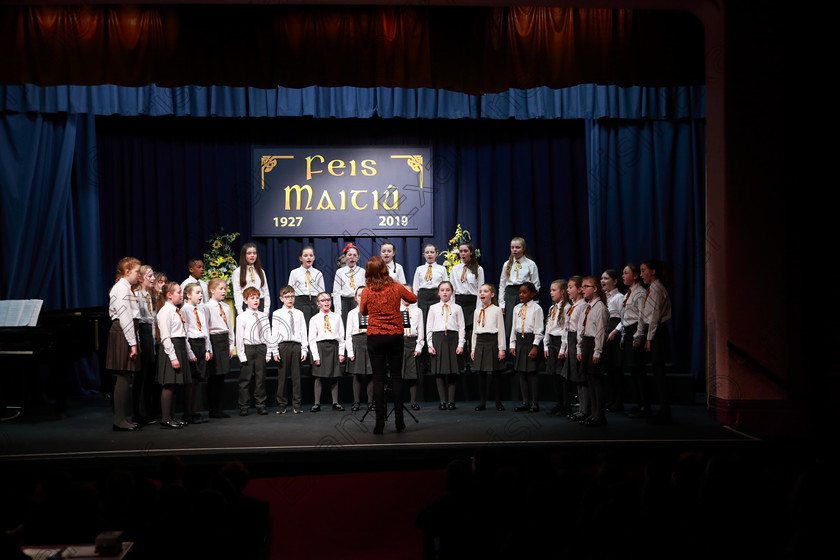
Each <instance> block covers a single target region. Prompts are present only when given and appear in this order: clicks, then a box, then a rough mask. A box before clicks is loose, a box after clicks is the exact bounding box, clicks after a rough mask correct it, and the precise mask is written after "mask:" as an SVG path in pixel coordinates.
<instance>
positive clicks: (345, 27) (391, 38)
mask: <svg viewBox="0 0 840 560" xmlns="http://www.w3.org/2000/svg"><path fill="white" fill-rule="evenodd" d="M703 58H704V45H703V28H702V25H701V24H700V23H699V21H697V20H696V19H695V18H694V17H693V16H691V15H689V14H688V13H685V12H664V11H631V10H617V9H616V10H613V9H573V8H556V7H511V8H470V7H417V6H413V7H412V6H399V7H397V6H357V7H341V6H314V7H312V6H311V7H301V6H291V7H290V6H251V5H240V6H230V5H210V6H198V5H188V6H47V7H22V6H8V7H2V8H0V83H2V84H21V83H30V84H37V85H58V84H105V83H110V84H119V85H128V86H137V85H145V84H150V83H155V84H158V85H162V86H177V85H187V84H193V85H230V86H253V87H264V88H273V87H276V86H284V87H305V86H311V85H320V86H356V87H373V86H385V87H406V88H416V87H429V88H440V89H450V90H454V91H462V92H467V93H473V94H480V93H487V92H498V91H503V90H506V89H509V88H532V87H537V86H549V87H554V88H559V87H567V86H571V85H576V84H580V83H597V84H614V85H657V86H659V85H694V84H702V83H703V81H704V78H703Z"/></svg>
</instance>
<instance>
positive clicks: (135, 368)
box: [105, 257, 141, 432]
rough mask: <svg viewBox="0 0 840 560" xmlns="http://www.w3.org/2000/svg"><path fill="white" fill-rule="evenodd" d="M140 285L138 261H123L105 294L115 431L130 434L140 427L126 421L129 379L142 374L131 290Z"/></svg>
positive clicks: (136, 309) (107, 361)
mask: <svg viewBox="0 0 840 560" xmlns="http://www.w3.org/2000/svg"><path fill="white" fill-rule="evenodd" d="M139 281H140V261H139V260H137V259H135V258H134V257H125V258H123V259H121V260H120V262H119V263H118V264H117V279H116V281H115V283H114V286H113V287H112V288H111V291H110V292H109V293H108V315H109V316H110V317H111V328H110V330H109V331H108V347H107V354H106V356H105V367H106V369H109V370H111V371H112V372H113V373H114V377H115V378H116V379H115V381H114V393H113V394H114V431H115V432H133V431H137V430H139V429H140V425H139V424H136V423H134V422H131V421H129V420H128V417H129V416H131V415H132V412H131V378H132V375H133V374H134V373H136V372H139V371H140V370H141V362H140V342H139V339H138V331H139V325H140V305H139V302H138V299H137V295H136V294H135V293H134V292H133V291H132V289H131V288H132V286H134V285H136V284H137V283H138V282H139ZM135 413H136V411H135Z"/></svg>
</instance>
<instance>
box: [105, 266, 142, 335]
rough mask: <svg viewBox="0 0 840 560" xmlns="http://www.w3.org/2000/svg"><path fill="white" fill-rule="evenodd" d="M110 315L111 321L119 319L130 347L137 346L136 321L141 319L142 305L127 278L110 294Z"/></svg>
mask: <svg viewBox="0 0 840 560" xmlns="http://www.w3.org/2000/svg"><path fill="white" fill-rule="evenodd" d="M108 315H109V316H110V317H111V320H112V321H113V320H116V319H118V320H119V321H120V328H121V329H122V332H123V334H124V335H125V339H126V340H127V341H128V345H129V346H136V345H137V333H135V332H134V319H135V318H138V319H139V318H140V305H139V302H138V300H137V295H136V294H135V293H134V292H132V291H131V284H129V283H128V280H126V279H125V278H120V279H119V280H117V282H116V284H114V287H113V288H111V291H110V292H108Z"/></svg>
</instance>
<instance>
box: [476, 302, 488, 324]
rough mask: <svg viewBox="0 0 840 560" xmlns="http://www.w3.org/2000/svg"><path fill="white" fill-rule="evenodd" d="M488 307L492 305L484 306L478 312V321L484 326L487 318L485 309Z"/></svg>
mask: <svg viewBox="0 0 840 560" xmlns="http://www.w3.org/2000/svg"><path fill="white" fill-rule="evenodd" d="M488 307H490V306H489V305H485V306H484V307H482V308H481V311H479V312H478V322H479V324H480V325H481V326H482V327H483V326H484V319H485V316H484V310H485V309H487V308H488Z"/></svg>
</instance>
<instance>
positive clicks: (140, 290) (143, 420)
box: [131, 264, 158, 425]
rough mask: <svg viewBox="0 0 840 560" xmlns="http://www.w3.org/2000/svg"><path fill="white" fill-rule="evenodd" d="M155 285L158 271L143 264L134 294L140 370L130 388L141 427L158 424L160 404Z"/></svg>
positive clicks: (135, 414)
mask: <svg viewBox="0 0 840 560" xmlns="http://www.w3.org/2000/svg"><path fill="white" fill-rule="evenodd" d="M154 285H155V271H154V270H152V267H151V266H149V265H147V264H144V265H142V266H141V267H140V283H139V284H137V286H136V288H135V290H134V293H135V295H136V296H137V303H138V307H139V308H140V321H139V329H138V341H139V343H140V365H141V371H140V372H138V373H136V374H135V375H134V383H133V384H132V386H131V396H132V398H133V404H134V416H133V420H134V421H135V422H137V423H138V424H141V425H142V424H151V423H154V422H156V420H155V410H156V409H157V405H156V404H155V402H154V400H155V399H154V398H155V396H156V395H157V393H158V392H157V390H156V386H155V315H156V314H157V311H156V310H155V300H154V298H155V296H154V295H153V292H152V290H154Z"/></svg>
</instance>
